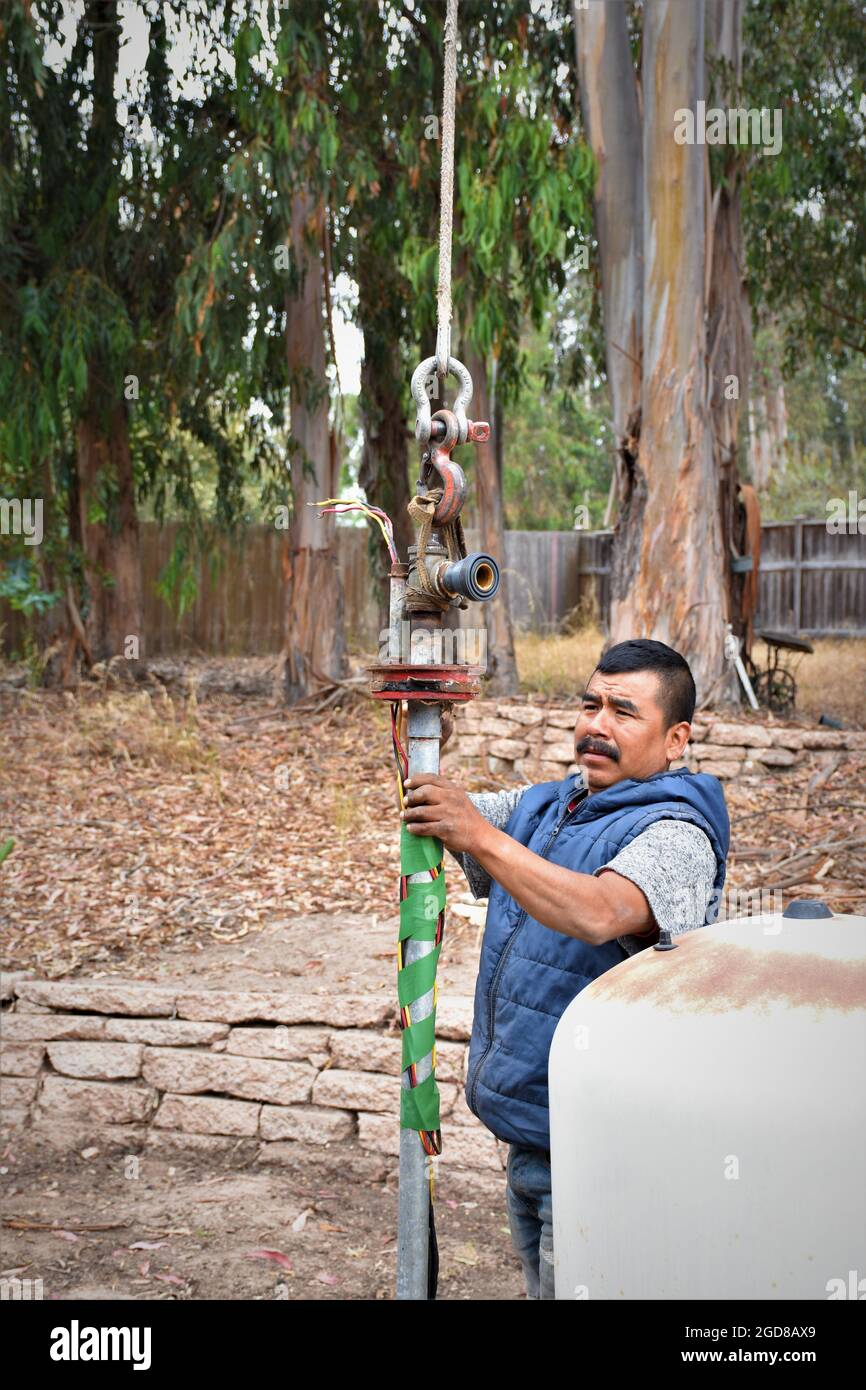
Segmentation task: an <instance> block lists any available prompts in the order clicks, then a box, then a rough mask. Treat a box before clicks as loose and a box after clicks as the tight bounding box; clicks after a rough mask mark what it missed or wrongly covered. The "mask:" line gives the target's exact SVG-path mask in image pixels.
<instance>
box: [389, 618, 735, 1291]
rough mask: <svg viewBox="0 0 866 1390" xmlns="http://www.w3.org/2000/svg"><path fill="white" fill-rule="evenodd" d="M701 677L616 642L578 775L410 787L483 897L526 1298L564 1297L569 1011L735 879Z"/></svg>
mask: <svg viewBox="0 0 866 1390" xmlns="http://www.w3.org/2000/svg"><path fill="white" fill-rule="evenodd" d="M694 708H695V683H694V680H693V678H692V673H691V671H690V670H689V667H688V663H687V662H686V661H685V660H684V659H683V657H682V656H680V654H679V653H678V652H675V651H674V650H673V649H672V648H671V647H668V646H665V644H664V643H663V642H653V641H649V640H644V639H640V640H633V641H629V642H620V643H618V644H617V645H616V646H614V647H612V648H611V649H610V651H608V652H607V653H605V655H604V656H602V658H601V660H600V661H599V663H598V665H597V666H596V668H595V670H594V671H593V673H592V675H591V677H590V679H589V681H588V682H587V685H586V688H585V690H584V692H583V694H582V697H581V708H580V712H579V713H578V716H577V722H576V725H575V730H574V740H575V758H576V761H577V762H578V763H579V764H580V768H581V771H580V772H579V773H573V774H571V776H569V777H566V778H565V780H564V781H562V782H545V783H542V784H541V785H540V786H534V787H525V788H516V789H514V790H513V791H504V792H499V793H479V794H475V795H467V794H466V793H465V792H464V791H462V789H461V788H459V787H457V786H455V785H454V784H453V783H451V782H449V781H447V779H445V778H444V777H439V776H434V775H432V774H419V775H417V776H415V777H412V778H410V779H409V780H408V781H407V782H406V788H407V790H408V795H407V797H406V809H405V810H404V812H403V816H404V819H405V821H406V823H407V827H408V829H409V830H410V831H412V833H413V834H419V835H435V836H437V837H438V838H439V839H440V840H441V841H442V843H443V844H444V845H445V846H446V847H447V849H449V850H450V851H451V853H452V854H453V855H454V857H455V858H456V859H457V860H458V861H459V862H460V863H461V865H462V867H463V870H464V872H465V874H466V877H467V879H468V881H469V884H470V887H471V888H472V891H473V893H474V894H475V896H476V897H484V896H487V897H488V900H489V901H488V908H487V924H486V927H485V931H484V939H483V943H482V948H481V960H480V964H479V971H478V981H477V984H476V989H475V1015H474V1021H473V1026H472V1037H471V1041H470V1045H469V1071H468V1075H467V1081H466V1101H467V1104H468V1105H469V1107H470V1109H471V1110H472V1111H473V1112H474V1113H475V1114H476V1115H477V1116H478V1117H479V1118H480V1119H481V1120H482V1121H483V1122H484V1124H485V1125H486V1126H487V1128H488V1129H489V1130H491V1131H492V1133H493V1134H495V1135H497V1137H498V1138H500V1139H503V1140H505V1141H506V1142H507V1143H508V1144H509V1150H508V1162H507V1177H506V1201H507V1205H508V1217H509V1225H510V1228H511V1234H512V1240H513V1243H514V1246H515V1249H516V1250H517V1253H518V1255H519V1256H520V1259H521V1263H522V1265H523V1270H524V1276H525V1279H526V1291H527V1297H529V1298H553V1297H554V1282H553V1230H552V1208H551V1182H550V1129H549V1115H548V1091H547V1063H548V1054H549V1051H550V1043H551V1040H552V1038H553V1033H554V1030H555V1028H556V1024H557V1022H558V1021H559V1019H560V1018H561V1016H562V1014H563V1013H564V1011H565V1009H566V1007H567V1006H568V1004H570V1002H571V1000H572V999H573V998H574V997H575V995H576V994H578V993H579V992H580V991H581V990H582V989H583V988H585V986H586V985H588V984H589V983H590V982H591V981H592V980H595V979H597V978H598V976H599V975H602V974H603V973H604V972H605V971H606V970H609V969H610V968H611V967H612V966H614V965H617V964H618V963H619V962H620V961H622V960H625V959H627V957H628V956H630V955H632V954H634V953H635V952H636V951H639V950H643V949H645V948H646V947H647V946H648V945H651V944H652V943H653V942H654V941H655V940H657V939H658V933H659V929H660V928H668V929H669V930H670V931H671V932H681V931H688V930H690V929H692V928H695V927H699V926H703V925H704V923H705V922H706V921H707V920H708V918H709V917H710V916H711V912H710V904H711V903H713V902H714V901H716V900H717V896H716V895H717V894H718V892H719V891H720V890H721V887H722V885H723V883H724V880H725V861H726V858H727V853H728V842H729V835H730V826H729V821H728V812H727V808H726V806H725V798H724V794H723V792H722V788H721V784H720V783H719V782H718V781H717V779H716V778H715V777H710V776H708V775H707V774H705V773H695V772H691V771H689V770H688V769H687V768H679V769H677V770H676V771H674V772H671V771H669V768H670V764H671V763H672V762H676V761H678V760H679V759H680V758H681V757H682V755H683V752H684V750H685V747H686V744H687V742H688V739H689V734H690V731H691V720H692V717H693V714H694Z"/></svg>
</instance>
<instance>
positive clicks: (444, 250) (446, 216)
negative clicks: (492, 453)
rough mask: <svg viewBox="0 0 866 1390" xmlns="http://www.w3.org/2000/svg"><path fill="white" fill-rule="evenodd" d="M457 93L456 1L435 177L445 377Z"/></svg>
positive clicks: (448, 20) (450, 17) (448, 31)
mask: <svg viewBox="0 0 866 1390" xmlns="http://www.w3.org/2000/svg"><path fill="white" fill-rule="evenodd" d="M456 96H457V0H448V8H447V11H446V14H445V82H444V89H443V93H442V164H441V170H440V178H439V288H438V290H437V293H436V314H437V324H436V371H437V373H438V374H439V376H447V374H448V359H449V357H450V356H451V233H452V225H453V213H454V125H455V119H454V108H455V102H456Z"/></svg>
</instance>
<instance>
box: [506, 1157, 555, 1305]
mask: <svg viewBox="0 0 866 1390" xmlns="http://www.w3.org/2000/svg"><path fill="white" fill-rule="evenodd" d="M505 1178H506V1187H505V1202H506V1206H507V1208H508V1224H509V1226H510V1228H511V1240H512V1244H513V1245H514V1248H515V1250H516V1251H517V1253H518V1255H519V1256H520V1263H521V1264H522V1265H523V1277H524V1279H525V1281H526V1297H527V1298H554V1297H555V1293H554V1285H553V1200H552V1197H551V1181H550V1155H549V1154H548V1153H545V1152H544V1151H543V1150H541V1149H527V1148H523V1147H522V1146H521V1145H519V1144H510V1145H509V1147H508V1161H507V1163H506V1168H505Z"/></svg>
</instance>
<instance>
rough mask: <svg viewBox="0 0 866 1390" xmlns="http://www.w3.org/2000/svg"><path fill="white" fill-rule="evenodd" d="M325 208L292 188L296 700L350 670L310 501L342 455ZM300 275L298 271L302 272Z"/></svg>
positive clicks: (334, 586)
mask: <svg viewBox="0 0 866 1390" xmlns="http://www.w3.org/2000/svg"><path fill="white" fill-rule="evenodd" d="M323 219H324V210H323V207H322V204H321V202H319V203H314V201H313V199H312V198H311V197H310V195H309V194H308V193H307V192H306V191H305V190H302V191H300V192H297V193H295V194H293V195H292V217H291V229H290V244H291V248H292V264H293V271H294V277H293V281H292V288H291V289H290V290H289V292H288V293H287V295H286V311H287V330H286V332H287V349H288V360H289V379H290V383H291V427H292V438H291V443H290V462H291V473H292V503H293V514H292V524H291V528H290V530H289V533H288V544H287V547H286V552H285V555H284V570H285V575H286V644H285V649H284V653H283V660H284V676H283V679H284V688H285V696H286V700H287V701H288V702H289V703H290V704H291V703H293V702H294V701H295V700H298V699H300V698H301V697H302V696H304V695H307V694H309V692H310V691H311V690H312V689H313V688H314V687H315V684H316V682H317V681H321V680H328V679H330V678H332V677H336V678H337V679H339V678H341V677H342V676H344V675H345V674H346V646H345V633H344V628H343V588H342V584H341V582H340V575H339V571H338V569H337V554H336V527H335V520H334V517H333V515H330V516H325V517H323V516H321V515H320V514H319V512H318V511H317V509H316V508H315V507H311V506H308V505H307V503H308V502H317V501H323V500H324V499H325V498H327V497H334V496H336V492H337V487H338V484H339V476H340V473H339V459H338V457H337V450H336V447H335V443H334V440H333V437H332V433H331V430H330V428H329V424H328V385H327V379H326V375H325V336H324V324H323V319H322V301H323V272H322V255H321V246H322V229H323ZM295 277H297V278H295Z"/></svg>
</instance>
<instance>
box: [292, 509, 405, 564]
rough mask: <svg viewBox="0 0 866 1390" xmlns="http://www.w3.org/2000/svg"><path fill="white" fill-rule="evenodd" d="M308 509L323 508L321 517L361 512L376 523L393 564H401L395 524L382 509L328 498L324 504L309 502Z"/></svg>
mask: <svg viewBox="0 0 866 1390" xmlns="http://www.w3.org/2000/svg"><path fill="white" fill-rule="evenodd" d="M307 506H308V507H321V508H322V509H323V510H322V512H321V513H320V515H322V516H325V515H327V514H328V513H329V512H333V513H335V515H337V516H343V515H345V513H346V512H361V513H362V515H363V516H365V517H366V518H367V520H368V521H375V522H376V524H377V526H378V527H379V530H380V531H381V532H382V535H383V536H384V537H385V544H386V545H387V547H388V554H389V555H390V556H391V562H392V564H395V565H396V564H397V563H398V562H399V558H400V557H399V556H398V554H397V547H396V546H395V544H394V523H393V522H392V520H391V518H390V517H389V515H388V513H387V512H383V510H382V508H381V507H374V506H373V505H372V503H370V502H359V501H357V499H355V498H353V497H326V498H325V499H324V501H322V502H308V503H307Z"/></svg>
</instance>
